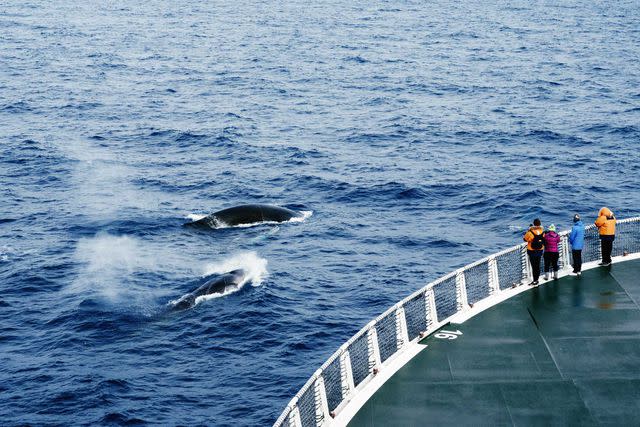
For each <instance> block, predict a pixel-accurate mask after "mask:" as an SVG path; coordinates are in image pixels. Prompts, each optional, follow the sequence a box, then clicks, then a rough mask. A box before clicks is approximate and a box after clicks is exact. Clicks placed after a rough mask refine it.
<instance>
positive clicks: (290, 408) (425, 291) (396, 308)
mask: <svg viewBox="0 0 640 427" xmlns="http://www.w3.org/2000/svg"><path fill="white" fill-rule="evenodd" d="M637 222H640V217H632V218H626V219H623V220H618V221H617V224H618V226H620V225H625V224H631V223H637ZM594 229H595V225H594V224H589V225H586V226H585V236H586V235H587V232H591V231H592V230H594ZM619 230H620V228H619ZM569 233H570V230H565V231H562V232H560V233H558V234H559V235H560V237H561V241H562V243H561V245H564V247H565V248H567V245H568V238H567V236H568V234H569ZM591 234H593V233H591ZM639 240H640V239H639ZM632 243H633V242H632ZM592 249H593V248H592ZM634 252H640V249H639V250H638V251H634ZM512 253H513V254H519V255H520V256H521V259H522V260H523V261H522V262H524V263H525V264H523V265H522V276H523V278H522V279H521V280H520V284H522V281H523V280H524V278H525V277H528V276H527V273H528V272H529V271H530V266H529V265H528V261H527V259H526V257H525V253H526V243H521V244H518V245H515V246H512V247H509V248H507V249H504V250H502V251H500V252H496V253H494V254H491V255H489V256H486V257H484V258H482V259H480V260H477V261H474V262H472V263H470V264H467V265H465V266H464V267H462V268H459V269H457V270H455V271H452V272H450V273H448V274H446V275H444V276H442V277H440V278H438V279H436V280H434V281H432V282H430V283H428V284H426V285H425V286H423V287H422V288H420V289H418V290H416V291H415V292H413V293H411V294H410V295H408V296H407V297H405V298H403V299H402V300H400V301H398V302H397V303H396V304H394V305H393V306H391V307H389V308H388V309H387V310H385V311H384V312H383V313H382V314H380V315H379V316H377V317H376V318H375V319H374V320H372V321H370V322H369V323H367V324H366V325H365V326H363V327H362V328H361V329H360V330H359V331H358V332H356V333H355V334H354V335H353V336H352V337H351V338H349V339H348V340H347V341H346V342H345V343H344V344H343V345H341V346H340V347H339V348H338V349H337V350H336V351H335V352H334V353H333V354H332V355H331V356H330V357H329V358H328V359H327V360H326V361H325V362H324V363H323V364H322V366H321V367H320V368H319V369H318V370H317V371H316V372H315V373H314V374H313V375H312V376H311V378H309V380H307V382H306V383H305V384H304V385H303V386H302V388H301V389H300V390H299V391H298V393H296V395H295V396H294V397H293V398H292V399H291V401H290V402H289V404H288V405H287V406H286V407H285V410H284V411H283V412H282V413H281V415H280V416H279V417H278V419H277V421H276V422H275V423H274V426H277V427H279V426H281V425H283V423H284V422H285V420H286V419H287V418H291V415H292V413H294V411H295V410H296V409H298V410H299V408H297V406H298V402H299V400H300V399H301V398H302V397H303V396H304V395H305V393H307V391H309V389H310V388H311V387H314V386H317V385H318V382H319V381H318V380H319V379H322V376H323V373H324V372H326V370H327V368H328V367H329V366H330V365H332V364H333V363H335V362H336V360H340V366H341V370H342V359H343V356H344V355H345V354H348V352H349V348H350V346H351V345H352V344H354V343H355V342H356V341H357V340H358V339H360V338H362V337H363V336H364V335H367V334H368V335H371V333H372V331H373V332H375V331H376V326H377V325H378V324H379V322H380V321H382V320H383V319H386V318H387V317H388V316H390V315H391V314H393V313H396V315H398V318H399V319H401V316H399V313H401V310H403V309H404V307H405V306H406V305H407V303H409V302H411V301H413V300H415V299H416V298H417V297H419V296H420V295H424V296H425V319H424V320H425V322H426V323H427V329H426V330H425V331H422V332H421V334H420V335H419V336H418V337H413V338H412V337H409V341H416V340H420V339H422V338H424V337H425V336H427V335H429V334H430V333H433V332H434V331H435V330H437V328H439V327H440V326H441V325H443V324H446V323H447V322H449V321H450V320H451V319H452V318H453V317H454V316H456V315H458V314H459V313H460V312H462V311H464V310H468V309H469V307H465V306H464V305H461V304H460V302H461V301H460V300H464V302H467V301H466V292H467V289H466V283H465V281H464V274H465V272H469V271H471V269H473V268H476V267H479V266H481V265H483V264H485V263H486V264H487V271H486V273H487V282H488V283H487V285H488V286H489V288H491V286H492V283H490V282H491V280H492V275H491V272H492V270H491V269H492V262H493V263H494V265H495V260H497V259H498V258H500V257H502V256H506V255H509V254H512ZM566 253H567V254H568V251H567V252H566ZM625 253H626V251H625ZM598 255H599V254H598ZM567 257H568V255H565V254H561V260H562V262H563V263H564V264H563V266H564V268H566V267H567V265H568V261H569V259H568V258H567ZM494 268H496V267H494ZM527 269H528V270H527ZM497 272H498V274H499V270H498V271H497ZM460 277H462V278H461V279H460ZM453 278H455V281H456V283H455V287H456V289H455V290H456V292H457V291H458V290H459V289H458V288H459V287H460V283H462V284H464V287H462V289H464V291H463V293H464V294H465V296H464V297H461V296H460V295H456V303H457V305H458V308H457V309H456V310H455V312H453V314H450V315H449V316H447V317H446V318H444V319H439V318H438V317H439V316H438V313H437V309H436V310H435V313H434V312H431V311H432V310H433V308H434V307H435V306H436V303H435V298H436V297H435V295H434V292H435V289H436V287H437V286H439V285H441V284H443V283H446V282H447V281H448V280H451V279H453ZM493 280H498V283H497V285H498V288H499V285H500V282H499V278H494V279H493ZM493 285H496V283H493ZM501 291H502V290H501ZM489 298H491V296H488V297H485V298H481V299H480V300H479V301H483V300H486V299H489ZM479 301H478V302H479ZM429 304H430V305H429ZM428 305H429V306H428ZM429 316H431V318H432V319H431V320H432V321H431V325H430V326H429V325H428V321H427V318H428V317H429ZM433 320H436V321H435V322H434V321H433ZM400 322H402V319H401V320H400ZM404 322H405V325H404V327H405V329H406V327H407V325H406V317H405V319H404ZM396 327H397V325H396ZM400 329H402V328H400ZM423 332H424V333H423ZM405 335H406V334H405ZM395 338H396V345H397V341H398V340H399V339H401V338H402V337H398V335H396V337H395ZM378 351H380V350H379V349H378ZM399 351H400V349H397V350H396V352H394V353H393V354H392V355H391V356H389V357H392V356H395V355H396V354H397V353H398V352H399ZM369 357H370V355H369ZM384 363H386V361H382V362H379V365H383V364H384ZM380 367H381V366H377V368H374V369H373V370H372V372H370V373H369V374H368V375H367V377H366V378H365V380H363V381H362V382H361V384H365V383H366V381H367V378H368V379H369V380H370V379H371V378H370V377H372V375H373V376H375V375H376V369H379V368H380ZM348 370H351V367H349V369H348ZM341 372H342V371H341ZM348 374H350V375H351V376H352V377H353V373H352V372H350V373H348ZM347 376H348V375H347ZM352 382H353V378H352ZM347 387H351V386H350V385H349V384H347ZM321 388H322V389H323V390H325V396H323V398H324V399H325V400H326V399H327V396H326V389H325V388H324V384H322V387H321ZM343 388H344V387H343V385H342V384H341V390H342V389H343ZM347 397H349V396H347ZM345 400H346V397H342V399H341V401H340V403H339V404H338V406H337V407H336V409H338V408H339V407H340V406H342V405H343V404H344V403H345ZM314 402H315V401H314ZM325 404H326V402H325ZM315 405H316V407H315V411H316V414H315V419H316V420H317V419H318V418H320V419H321V420H324V419H326V417H327V416H329V417H333V416H334V415H335V413H334V412H333V411H329V413H324V412H326V411H327V409H326V408H324V409H323V408H320V409H319V408H318V407H317V402H315ZM325 406H326V405H325ZM319 411H320V412H323V413H322V414H321V416H320V417H319V416H318V412H319ZM296 419H297V420H298V421H299V420H300V414H299V413H298V414H297V417H296ZM296 424H298V423H297V422H294V425H296ZM298 427H299V426H298Z"/></svg>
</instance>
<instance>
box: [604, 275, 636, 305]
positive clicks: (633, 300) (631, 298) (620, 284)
mask: <svg viewBox="0 0 640 427" xmlns="http://www.w3.org/2000/svg"><path fill="white" fill-rule="evenodd" d="M609 275H610V276H611V277H613V280H615V281H616V283H617V284H618V286H620V287H621V288H622V290H623V291H624V293H625V294H626V295H627V296H628V297H629V299H630V300H631V302H633V303H634V304H635V305H636V307H638V308H639V309H640V305H638V303H637V302H636V300H635V299H633V297H632V296H631V295H629V292H627V289H626V288H625V287H624V286H622V283H620V281H619V280H618V279H617V278H616V276H615V274H613V271H610V272H609Z"/></svg>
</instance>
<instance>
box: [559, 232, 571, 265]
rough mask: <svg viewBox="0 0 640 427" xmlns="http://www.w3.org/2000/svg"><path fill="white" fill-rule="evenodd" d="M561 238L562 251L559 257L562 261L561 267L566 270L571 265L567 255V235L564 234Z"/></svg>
mask: <svg viewBox="0 0 640 427" xmlns="http://www.w3.org/2000/svg"><path fill="white" fill-rule="evenodd" d="M561 240H562V253H561V254H560V259H561V262H562V269H563V270H567V269H568V268H569V267H570V266H571V258H570V257H569V237H567V235H566V234H565V235H564V236H562V238H561Z"/></svg>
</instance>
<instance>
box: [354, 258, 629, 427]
mask: <svg viewBox="0 0 640 427" xmlns="http://www.w3.org/2000/svg"><path fill="white" fill-rule="evenodd" d="M637 302H640V260H635V261H627V262H623V263H618V264H614V265H612V266H611V267H603V268H598V269H593V270H588V271H585V272H584V273H583V274H582V277H580V278H577V277H565V278H563V279H560V280H558V281H555V282H550V283H547V284H545V285H542V286H540V287H539V288H534V289H531V290H530V291H527V292H524V293H522V294H520V295H517V296H515V297H513V298H511V299H509V300H507V301H505V302H503V303H501V304H498V305H497V306H495V307H493V308H491V309H489V310H486V311H484V312H483V313H480V314H479V315H477V316H476V317H473V318H471V319H469V320H468V321H467V322H465V323H463V324H461V325H447V326H445V327H444V328H442V329H443V330H448V331H456V330H459V331H460V332H462V335H459V336H458V338H456V339H453V340H449V339H441V338H437V337H436V336H435V334H433V335H431V336H429V337H427V338H426V339H425V340H423V341H422V344H425V345H426V348H425V349H424V350H423V351H422V352H420V353H419V354H418V355H417V356H416V357H415V358H414V359H412V360H411V361H410V362H409V363H408V364H407V365H405V366H404V367H403V368H401V369H400V370H399V371H398V372H397V373H396V374H395V375H394V376H393V377H392V378H390V379H389V380H388V381H387V382H386V383H385V384H384V385H383V386H382V387H381V388H380V390H378V391H377V392H376V394H374V396H373V397H372V398H371V399H370V400H369V401H368V402H367V403H366V404H365V405H364V406H363V407H362V408H361V409H360V411H359V412H358V413H357V414H356V416H355V417H354V418H353V419H352V420H351V422H350V424H349V425H350V426H394V425H407V426H424V425H581V426H582V425H640V307H639V306H638V304H637Z"/></svg>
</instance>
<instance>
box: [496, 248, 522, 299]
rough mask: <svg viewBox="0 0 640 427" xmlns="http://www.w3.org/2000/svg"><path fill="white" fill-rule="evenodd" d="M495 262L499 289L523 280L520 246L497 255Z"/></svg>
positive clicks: (518, 283)
mask: <svg viewBox="0 0 640 427" xmlns="http://www.w3.org/2000/svg"><path fill="white" fill-rule="evenodd" d="M496 264H497V267H498V284H499V286H500V289H509V288H511V287H513V286H514V285H516V286H517V285H520V284H521V283H522V281H523V280H524V278H525V277H524V274H523V272H524V271H525V261H524V252H523V248H522V246H518V247H516V248H513V249H511V250H509V251H507V252H502V253H501V254H499V255H497V256H496Z"/></svg>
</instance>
